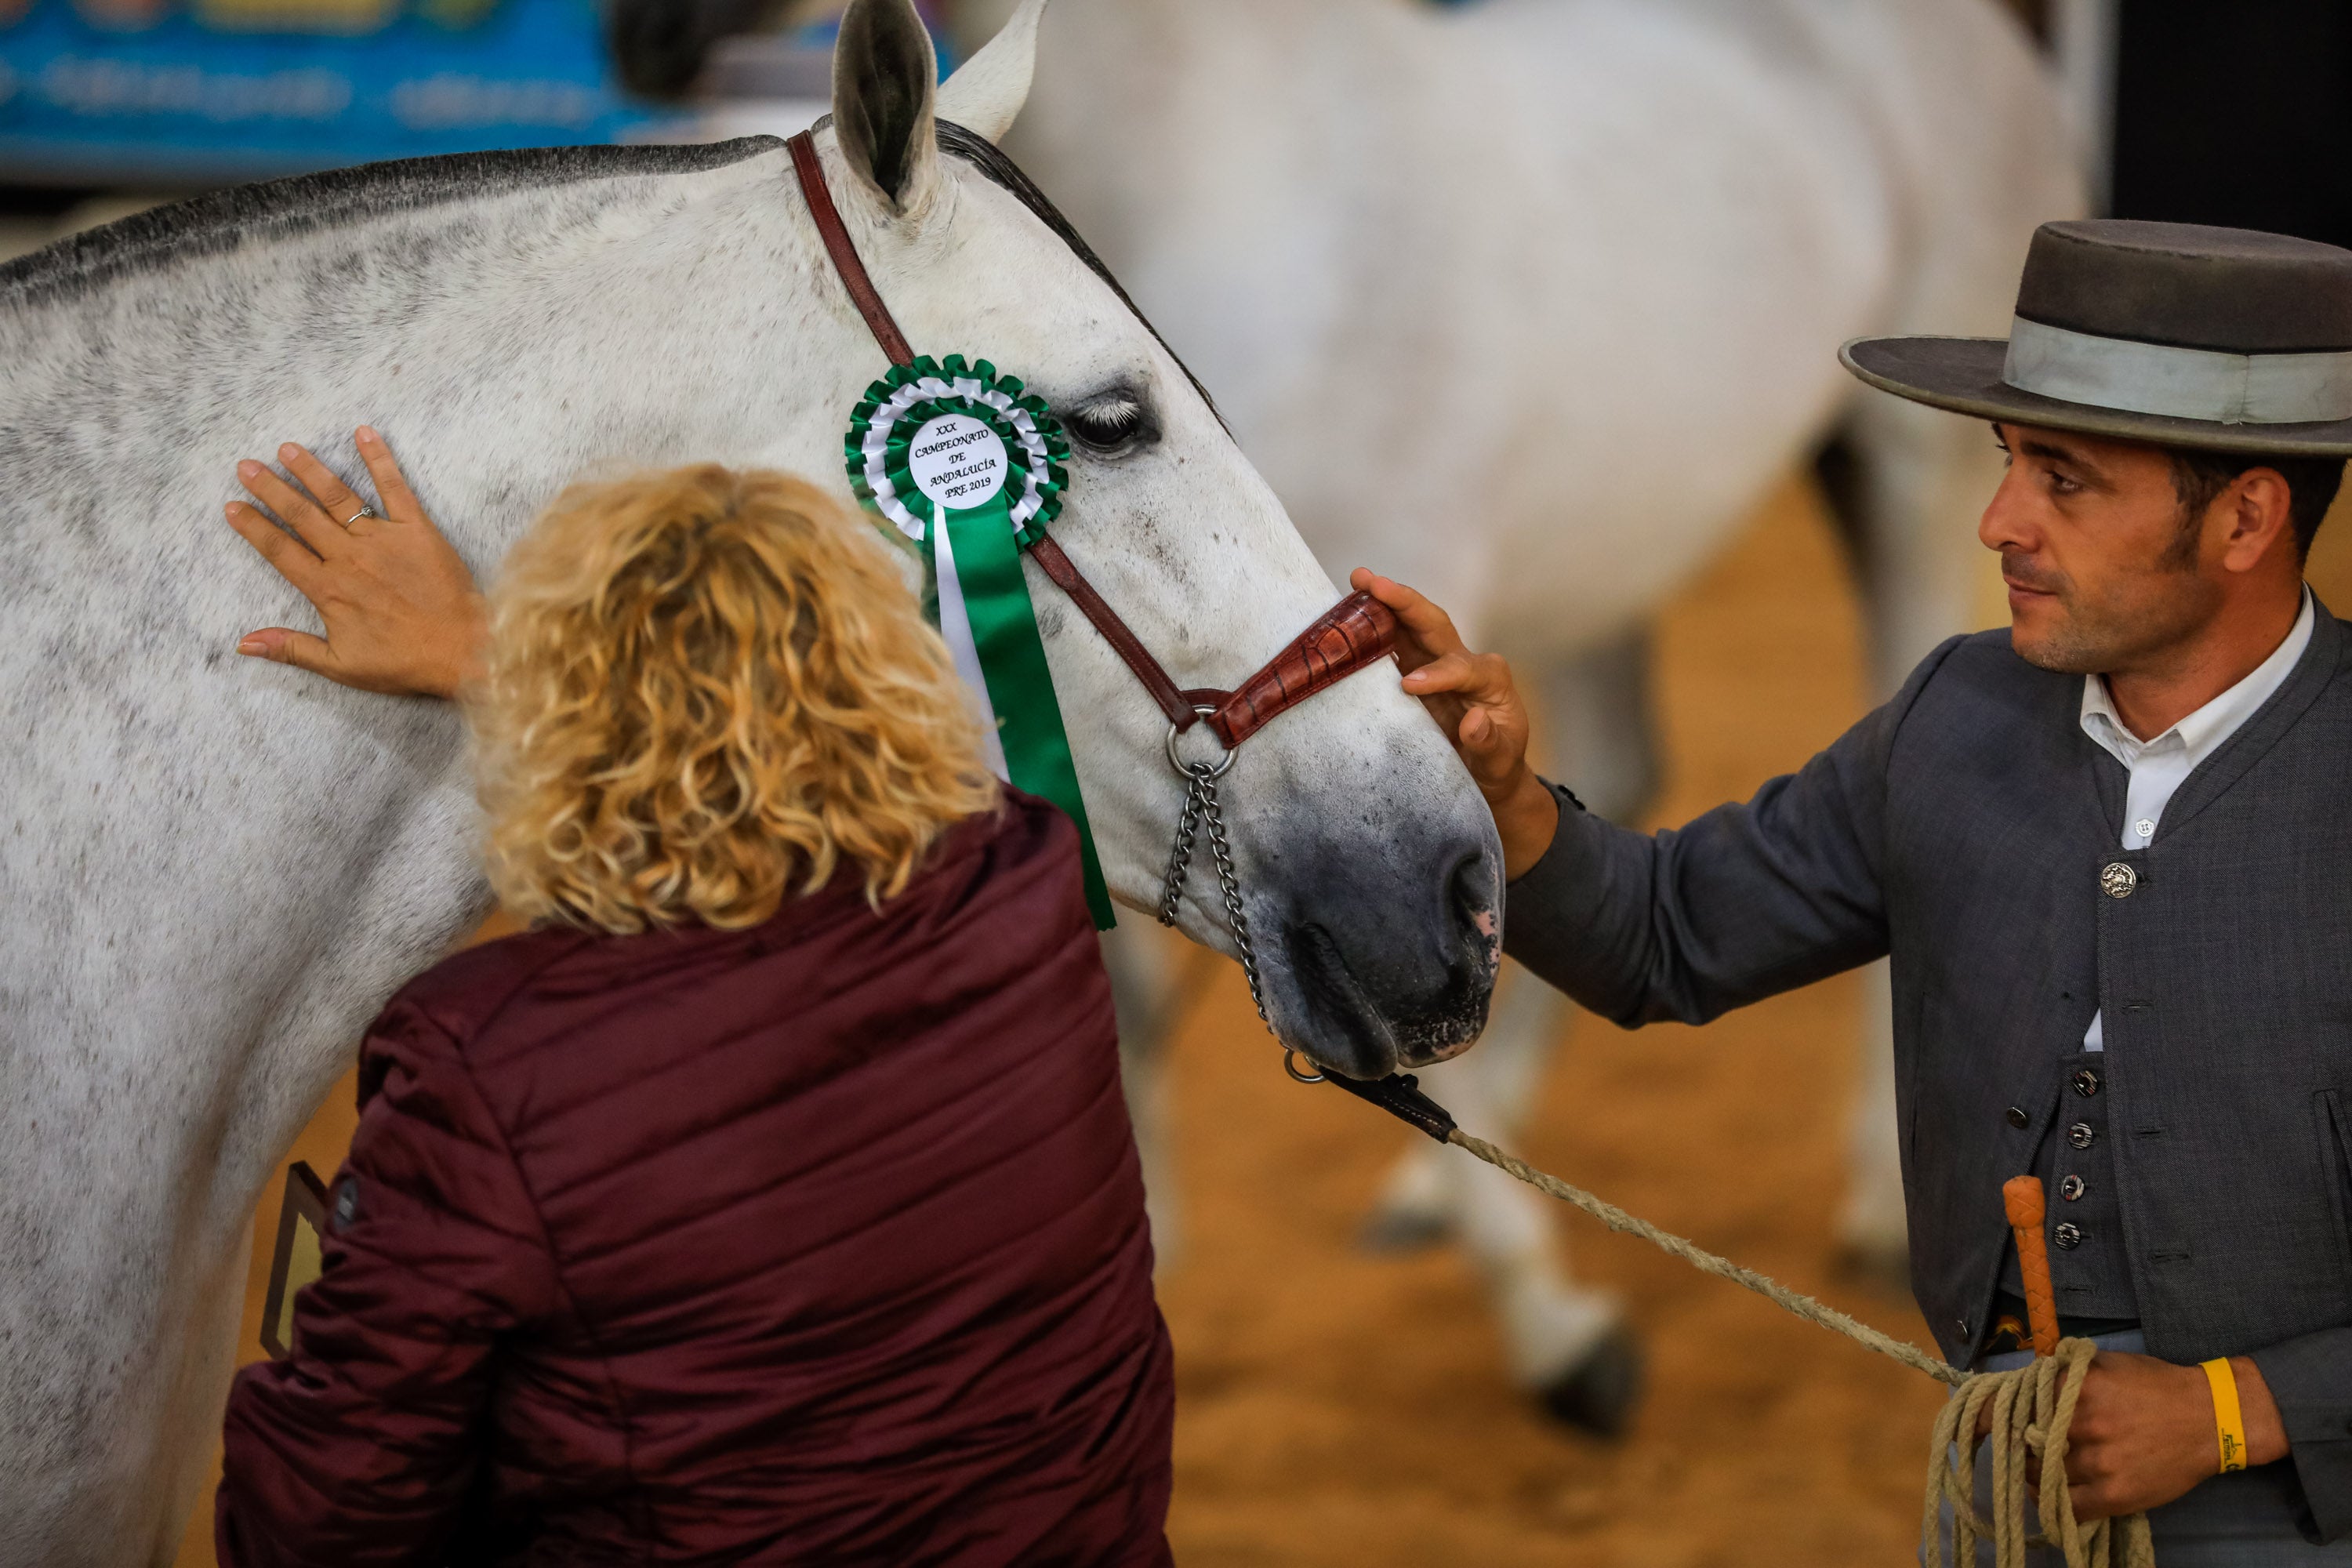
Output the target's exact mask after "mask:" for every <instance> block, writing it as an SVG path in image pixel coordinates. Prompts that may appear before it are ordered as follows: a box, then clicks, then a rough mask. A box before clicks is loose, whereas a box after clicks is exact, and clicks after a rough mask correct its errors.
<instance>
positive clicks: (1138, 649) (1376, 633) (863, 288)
mask: <svg viewBox="0 0 2352 1568" xmlns="http://www.w3.org/2000/svg"><path fill="white" fill-rule="evenodd" d="M790 146H791V149H792V154H793V170H794V172H795V173H797V174H799V176H800V185H801V193H802V195H804V196H805V197H806V198H807V199H808V205H809V212H810V215H811V216H814V218H815V219H816V230H817V233H818V234H819V235H820V236H822V237H824V248H825V251H826V253H827V254H829V255H830V256H831V257H832V258H833V268H834V270H835V272H837V273H838V274H840V276H841V282H842V287H843V288H845V289H847V290H848V292H849V298H850V301H851V302H852V303H853V304H855V305H856V307H857V313H858V314H859V315H861V316H863V317H865V318H866V327H867V329H868V330H869V331H872V332H873V334H874V341H875V342H877V343H879V344H881V345H882V352H883V353H886V354H887V355H889V356H890V363H892V364H911V363H914V359H915V351H914V349H913V347H912V346H911V345H910V344H909V343H908V342H907V337H906V334H905V333H904V332H901V331H899V330H898V322H897V321H894V320H892V319H891V315H890V308H889V307H888V306H887V305H885V304H884V303H883V302H882V296H881V294H880V293H879V292H878V291H877V289H875V287H874V279H872V278H871V277H869V276H868V275H867V273H866V263H865V262H864V261H863V260H861V259H860V258H858V254H857V247H856V243H855V242H853V241H852V240H851V239H850V237H849V230H848V228H847V227H846V226H845V225H844V224H843V223H842V221H841V213H840V210H839V209H838V208H836V207H835V205H834V204H833V193H832V191H831V190H830V189H829V188H828V187H827V186H826V184H825V180H824V165H823V164H822V163H819V162H818V160H817V151H816V142H815V139H814V135H813V133H811V132H805V131H804V132H801V134H799V135H798V136H795V137H793V139H792V142H790ZM1029 558H1030V559H1031V560H1033V561H1034V562H1036V563H1037V564H1038V566H1039V567H1040V568H1041V569H1043V571H1044V572H1045V575H1046V576H1048V577H1050V578H1052V579H1053V580H1054V583H1055V585H1056V586H1057V587H1059V588H1060V589H1061V590H1062V592H1063V593H1065V594H1066V595H1069V597H1070V602H1071V603H1072V604H1074V605H1077V607H1078V611H1079V613H1080V614H1081V615H1083V616H1086V617H1087V620H1089V621H1091V622H1093V623H1094V627H1095V630H1097V631H1098V632H1100V633H1101V634H1102V637H1103V640H1104V641H1105V642H1107V643H1108V644H1110V646H1111V648H1112V649H1113V651H1115V652H1116V653H1117V654H1118V657H1119V658H1121V659H1122V660H1124V661H1125V662H1126V664H1127V668H1129V669H1131V670H1133V671H1134V672H1135V678H1136V679H1138V680H1139V681H1141V682H1142V683H1143V689H1144V690H1146V691H1148V692H1150V694H1151V700H1152V701H1154V702H1156V703H1158V704H1159V705H1160V711H1161V712H1162V713H1164V714H1166V715H1167V716H1168V722H1169V723H1170V724H1171V725H1172V726H1174V728H1175V731H1176V732H1177V733H1179V734H1181V733H1182V732H1183V731H1187V730H1190V729H1191V728H1192V726H1193V725H1194V724H1195V723H1197V722H1199V721H1201V720H1202V719H1204V718H1205V719H1206V720H1207V721H1209V728H1210V730H1211V731H1213V732H1214V733H1215V735H1216V737H1217V739H1218V740H1219V741H1220V742H1223V744H1224V746H1225V748H1226V750H1227V751H1231V750H1232V749H1233V748H1234V747H1236V746H1238V745H1240V744H1241V743H1242V742H1244V741H1246V740H1248V739H1249V738H1250V737H1251V736H1252V735H1255V734H1256V733H1257V732H1258V731H1260V730H1262V729H1264V728H1265V726H1266V725H1267V724H1268V723H1270V722H1271V721H1274V720H1275V719H1276V718H1277V717H1279V716H1280V715H1282V714H1284V713H1286V712H1288V711H1289V710H1291V709H1293V708H1296V707H1297V706H1298V705H1299V704H1300V703H1302V702H1304V701H1306V700H1307V699H1308V698H1310V697H1313V696H1314V695H1316V694H1317V693H1318V692H1320V691H1326V690H1328V689H1330V688H1331V687H1334V686H1336V685H1338V684H1339V682H1340V681H1342V680H1345V679H1347V678H1348V677H1349V676H1350V675H1353V674H1354V673H1356V671H1358V670H1360V669H1362V668H1365V667H1366V666H1367V665H1371V664H1375V663H1378V662H1379V661H1380V660H1381V659H1383V658H1387V657H1388V656H1389V655H1390V654H1391V653H1393V652H1395V651H1396V643H1397V636H1398V630H1399V628H1398V626H1397V618H1396V614H1395V612H1394V611H1392V610H1391V609H1390V608H1389V607H1388V606H1387V605H1383V604H1381V602H1380V601H1379V600H1378V599H1375V598H1373V597H1372V596H1371V595H1370V594H1362V593H1357V594H1350V595H1348V596H1347V597H1346V598H1344V599H1342V600H1340V601H1339V604H1338V605H1335V606H1334V607H1333V608H1332V609H1331V611H1330V612H1329V613H1328V614H1327V615H1325V616H1322V618H1320V619H1319V620H1318V621H1316V623H1315V624H1314V625H1313V626H1308V627H1307V629H1306V630H1305V631H1303V632H1301V633H1299V634H1298V636H1297V637H1296V638H1294V639H1292V641H1291V643H1290V646H1289V647H1286V648H1284V649H1283V650H1282V651H1281V652H1280V653H1278V654H1276V655H1275V656H1274V658H1272V659H1271V660H1269V661H1268V662H1267V663H1266V665H1265V668H1262V669H1260V670H1259V671H1258V672H1257V673H1256V674H1255V675H1253V676H1251V677H1250V678H1249V679H1247V680H1244V681H1243V682H1242V683H1241V685H1240V686H1238V687H1236V688H1235V689H1233V690H1231V691H1223V690H1215V689H1203V690H1187V689H1184V688H1182V687H1180V686H1178V685H1177V684H1176V682H1175V680H1174V679H1172V678H1171V676H1170V675H1169V673H1168V671H1167V670H1166V669H1165V668H1162V667H1161V665H1160V661H1159V660H1158V659H1157V658H1153V657H1152V655H1151V650H1150V648H1148V647H1144V646H1143V640H1142V639H1141V638H1140V637H1137V636H1136V635H1135V633H1134V631H1133V630H1132V629H1131V628H1130V627H1129V626H1128V624H1127V623H1126V622H1125V621H1124V620H1121V619H1120V618H1119V614H1118V611H1117V610H1114V609H1112V608H1111V607H1110V605H1109V604H1108V601H1106V600H1105V599H1104V598H1103V596H1102V595H1100V594H1098V593H1097V592H1096V591H1095V587H1094V584H1091V583H1089V582H1087V579H1086V575H1085V574H1083V573H1081V572H1080V571H1079V570H1078V567H1077V563H1076V562H1074V561H1072V560H1071V559H1070V558H1069V556H1068V555H1067V554H1066V553H1065V552H1063V549H1062V547H1061V546H1060V545H1059V544H1056V543H1055V542H1054V541H1053V540H1052V539H1051V538H1041V539H1039V540H1038V541H1037V542H1036V543H1034V544H1033V545H1031V546H1030V547H1029ZM1178 767H1179V770H1180V771H1189V770H1186V769H1184V767H1183V764H1181V763H1178ZM1219 771H1220V772H1222V771H1223V769H1222V768H1221V769H1220V770H1219Z"/></svg>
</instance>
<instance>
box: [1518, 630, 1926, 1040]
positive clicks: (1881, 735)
mask: <svg viewBox="0 0 2352 1568" xmlns="http://www.w3.org/2000/svg"><path fill="white" fill-rule="evenodd" d="M1963 640H1965V639H1962V638H1958V637H1955V638H1953V639H1952V640H1951V641H1949V642H1947V643H1946V644H1944V645H1943V646H1942V647H1939V648H1937V650H1936V651H1935V652H1934V653H1932V654H1930V655H1929V656H1928V657H1927V660H1926V661H1925V662H1924V663H1922V664H1921V665H1920V666H1919V668H1917V669H1916V671H1914V672H1913V674H1912V676H1911V679H1909V680H1908V681H1907V682H1906V684H1905V686H1904V688H1903V690H1902V692H1901V693H1900V694H1899V695H1897V696H1896V697H1895V700H1893V701H1891V702H1889V703H1887V704H1886V705H1885V707H1883V708H1880V709H1879V710H1877V711H1875V712H1874V713H1872V714H1870V715H1869V716H1867V717H1866V718H1864V720H1863V721H1862V722H1860V723H1859V724H1856V725H1855V726H1854V727H1853V729H1851V730H1849V731H1846V732H1845V733H1844V734H1843V735H1842V736H1840V737H1839V738H1838V740H1837V741H1836V742H1834V743H1833V744H1832V746H1831V747H1830V749H1829V750H1827V751H1825V752H1822V753H1821V754H1820V755H1819V756H1816V757H1814V758H1813V759H1812V761H1811V762H1809V763H1806V764H1805V765H1804V767H1802V768H1801V769H1800V770H1799V771H1798V772H1796V773H1792V774H1790V775H1789V776H1788V777H1786V778H1777V779H1774V780H1772V781H1771V782H1770V783H1769V784H1766V785H1765V786H1764V787H1763V788H1762V789H1760V790H1759V791H1758V792H1757V794H1756V798H1755V799H1753V800H1751V801H1749V802H1748V803H1747V804H1746V805H1725V806H1718V807H1717V808H1716V809H1715V810H1713V811H1710V812H1708V813H1707V814H1706V816H1702V817H1700V818H1698V819H1697V820H1696V821H1695V822H1692V823H1690V824H1689V825H1688V826H1685V827H1682V828H1679V829H1676V830H1674V831H1671V832H1665V833H1658V834H1646V833H1636V832H1633V831H1632V830H1630V829H1627V828H1623V827H1618V826H1614V825H1612V824H1611V823H1608V822H1604V821H1602V820H1601V818H1599V817H1597V816H1590V815H1588V814H1587V813H1586V812H1585V811H1584V810H1583V809H1582V808H1581V807H1580V806H1579V805H1576V804H1575V801H1574V798H1573V797H1572V796H1565V795H1564V796H1563V798H1562V802H1561V809H1560V820H1559V837H1556V838H1555V839H1553V841H1552V846H1551V847H1550V849H1549V850H1548V851H1547V852H1546V853H1545V855H1544V857H1543V858H1542V859H1540V860H1538V861H1537V862H1536V864H1535V865H1533V866H1531V867H1529V868H1528V870H1527V871H1526V872H1525V873H1524V874H1522V875H1521V876H1520V877H1519V879H1517V881H1515V882H1513V883H1512V884H1511V885H1510V888H1509V889H1508V890H1507V894H1506V904H1507V908H1506V910H1505V916H1504V925H1503V940H1504V951H1505V952H1508V953H1509V954H1510V955H1511V956H1512V957H1514V958H1516V959H1517V960H1518V961H1519V962H1520V963H1524V964H1526V965H1527V966H1528V968H1529V969H1531V970H1533V971H1534V972H1535V973H1537V974H1538V975H1540V976H1541V977H1543V978H1544V979H1545V980H1547V981H1549V982H1550V983H1551V984H1554V985H1556V986H1558V987H1559V989H1560V990H1562V991H1565V992H1567V993H1568V994H1569V995H1570V996H1572V997H1574V998H1575V999H1576V1000H1577V1001H1578V1002H1580V1003H1581V1004H1582V1005H1584V1006H1586V1007H1589V1008H1591V1010H1592V1011H1593V1012H1595V1013H1598V1014H1600V1015H1601V1016H1602V1017H1605V1018H1609V1019H1612V1020H1614V1021H1615V1022H1616V1023H1618V1024H1620V1025H1622V1026H1627V1027H1629V1028H1630V1027H1632V1026H1635V1025H1639V1024H1647V1023H1655V1022H1658V1021H1659V1020H1662V1019H1669V1018H1671V1019H1678V1020H1680V1021H1681V1022H1683V1023H1686V1024H1700V1023H1705V1022H1706V1021H1707V1020H1709V1019H1711V1018H1714V1017H1717V1016H1719V1015H1721V1014H1723V1013H1725V1012H1727V1011H1728V1010H1729V1009H1731V1008H1733V1007H1738V1006H1744V1005H1747V1004H1748V1003H1750V1002H1755V1001H1758V1000H1760V999H1761V998H1763V997H1766V996H1769V995H1773V994H1777V993H1780V992H1782V991H1790V990H1794V989H1795V988H1796V987H1798V986H1800V985H1804V984H1811V982H1813V981H1816V980H1819V979H1821V978H1822V977H1823V976H1825V975H1830V974H1835V973H1838V972H1840V971H1841V970H1846V969H1852V968H1854V967H1855V966H1857V965H1859V964H1864V963H1869V962H1870V961H1871V960H1872V959H1874V958H1883V957H1885V953H1886V944H1887V929H1886V908H1885V898H1884V896H1883V894H1882V892H1881V876H1882V872H1883V864H1882V862H1883V854H1882V847H1883V845H1884V841H1885V805H1886V774H1887V768H1888V764H1889V759H1890V756H1891V754H1892V752H1893V750H1894V745H1895V733H1896V731H1898V730H1899V729H1900V728H1901V727H1902V724H1903V722H1904V721H1905V719H1906V717H1908V715H1909V713H1910V711H1911V708H1912V705H1913V704H1914V703H1915V702H1916V700H1917V699H1918V697H1919V694H1920V692H1921V691H1922V690H1923V689H1925V688H1926V687H1927V682H1928V681H1929V680H1930V679H1932V678H1933V677H1934V675H1935V672H1936V670H1937V667H1939V666H1940V665H1941V664H1942V663H1943V661H1944V659H1945V658H1947V657H1948V656H1949V655H1950V653H1951V651H1952V650H1953V649H1954V648H1955V647H1958V646H1959V645H1960V643H1961V642H1962V641H1963Z"/></svg>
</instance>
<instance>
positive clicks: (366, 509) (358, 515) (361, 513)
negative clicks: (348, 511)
mask: <svg viewBox="0 0 2352 1568" xmlns="http://www.w3.org/2000/svg"><path fill="white" fill-rule="evenodd" d="M374 515H375V508H373V507H372V506H363V507H362V508H360V510H357V511H355V512H353V513H352V515H351V516H349V517H347V518H345V519H343V526H344V527H345V528H349V527H351V525H352V524H353V523H355V522H357V521H359V520H360V519H362V518H363V517H373V516H374Z"/></svg>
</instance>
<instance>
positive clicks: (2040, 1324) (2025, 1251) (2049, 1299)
mask: <svg viewBox="0 0 2352 1568" xmlns="http://www.w3.org/2000/svg"><path fill="white" fill-rule="evenodd" d="M2000 1201H2001V1205H2002V1206H2003V1207H2004V1208H2006V1209H2008V1210H2009V1228H2010V1230H2011V1233H2012V1234H2014V1235H2015V1236H2016V1237H2017V1268H2018V1272H2019V1273H2020V1274H2022V1275H2023V1276H2024V1277H2025V1315H2026V1319H2027V1321H2028V1322H2029V1323H2030V1324H2031V1326H2032V1330H2033V1353H2034V1354H2035V1355H2037V1356H2045V1355H2055V1354H2056V1353H2057V1352H2058V1298H2057V1295H2056V1294H2055V1293H2054V1292H2053V1290H2052V1289H2050V1244H2049V1242H2048V1241H2047V1240H2045V1239H2044V1238H2043V1237H2042V1216H2043V1215H2044V1214H2045V1213H2046V1212H2047V1211H2046V1208H2045V1206H2044V1202H2043V1199H2042V1179H2041V1178H2040V1177H2039V1176H2011V1178H2010V1179H2009V1180H2008V1181H2007V1182H2004V1183H2003V1184H2001V1189H2000Z"/></svg>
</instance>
